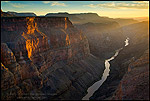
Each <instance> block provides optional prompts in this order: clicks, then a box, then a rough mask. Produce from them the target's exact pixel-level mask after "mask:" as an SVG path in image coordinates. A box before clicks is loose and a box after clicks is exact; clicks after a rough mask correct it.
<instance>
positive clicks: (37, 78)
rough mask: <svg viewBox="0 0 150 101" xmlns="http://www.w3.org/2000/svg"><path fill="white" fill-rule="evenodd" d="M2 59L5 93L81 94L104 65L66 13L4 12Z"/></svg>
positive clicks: (43, 96)
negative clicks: (20, 14) (12, 14)
mask: <svg viewBox="0 0 150 101" xmlns="http://www.w3.org/2000/svg"><path fill="white" fill-rule="evenodd" d="M1 60H2V61H1V81H2V82H1V85H2V86H1V92H2V95H1V97H2V99H30V100H31V99H81V98H82V97H83V96H84V95H85V93H86V89H87V88H88V87H89V86H90V85H91V84H92V83H94V81H96V80H98V79H100V77H101V76H102V73H103V70H104V66H103V64H104V62H103V61H100V60H99V59H97V58H96V57H95V56H93V55H91V54H90V51H89V45H88V40H87V38H86V36H84V35H83V34H82V32H81V31H80V30H77V29H76V28H75V27H74V26H73V25H72V23H71V22H70V21H69V19H68V18H66V17H1ZM89 78H90V80H89Z"/></svg>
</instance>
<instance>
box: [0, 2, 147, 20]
mask: <svg viewBox="0 0 150 101" xmlns="http://www.w3.org/2000/svg"><path fill="white" fill-rule="evenodd" d="M1 10H2V11H4V12H7V11H14V12H18V13H21V12H33V13H35V14H36V15H37V16H40V15H46V14H47V13H58V12H68V13H70V14H72V13H88V12H90V13H97V14H98V15H99V16H106V17H110V18H133V17H149V1H1Z"/></svg>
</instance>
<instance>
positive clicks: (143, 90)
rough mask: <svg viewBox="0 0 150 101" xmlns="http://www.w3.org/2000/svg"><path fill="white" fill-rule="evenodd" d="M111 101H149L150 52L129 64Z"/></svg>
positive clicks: (147, 51)
mask: <svg viewBox="0 0 150 101" xmlns="http://www.w3.org/2000/svg"><path fill="white" fill-rule="evenodd" d="M111 100H149V50H146V51H145V53H144V54H143V55H142V56H141V57H140V58H139V59H137V60H136V61H134V62H132V63H130V64H129V67H128V72H127V73H126V74H125V75H124V77H123V79H122V80H121V82H120V84H119V86H118V88H117V90H116V92H115V93H114V95H113V97H112V98H111Z"/></svg>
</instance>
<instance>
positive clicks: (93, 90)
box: [82, 37, 129, 100]
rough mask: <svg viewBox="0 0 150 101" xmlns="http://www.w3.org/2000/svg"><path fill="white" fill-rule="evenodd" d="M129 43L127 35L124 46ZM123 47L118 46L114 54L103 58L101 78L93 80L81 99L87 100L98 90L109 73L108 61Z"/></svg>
mask: <svg viewBox="0 0 150 101" xmlns="http://www.w3.org/2000/svg"><path fill="white" fill-rule="evenodd" d="M128 45H129V38H128V37H127V38H126V40H125V46H128ZM121 49H123V48H120V49H118V50H116V53H115V55H114V56H112V57H111V58H110V59H107V60H105V70H104V73H103V76H102V79H101V80H99V81H97V82H95V83H94V84H93V85H92V86H90V87H89V88H88V90H87V92H88V94H87V95H85V96H84V97H83V98H82V100H89V98H90V97H91V96H92V95H93V93H94V92H95V91H96V90H98V88H99V87H100V86H101V85H102V84H103V82H104V81H105V80H106V79H107V76H108V75H109V71H110V69H109V68H110V63H109V61H111V60H113V59H114V58H115V57H116V56H117V55H118V53H119V51H120V50H121Z"/></svg>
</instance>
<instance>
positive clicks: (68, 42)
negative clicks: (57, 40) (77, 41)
mask: <svg viewBox="0 0 150 101" xmlns="http://www.w3.org/2000/svg"><path fill="white" fill-rule="evenodd" d="M61 31H63V32H64V33H65V34H66V39H65V40H66V46H68V45H70V40H69V35H68V34H67V33H66V31H65V30H63V29H61Z"/></svg>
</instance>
